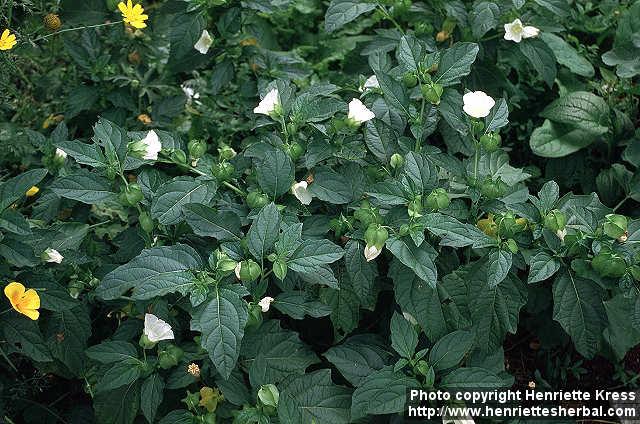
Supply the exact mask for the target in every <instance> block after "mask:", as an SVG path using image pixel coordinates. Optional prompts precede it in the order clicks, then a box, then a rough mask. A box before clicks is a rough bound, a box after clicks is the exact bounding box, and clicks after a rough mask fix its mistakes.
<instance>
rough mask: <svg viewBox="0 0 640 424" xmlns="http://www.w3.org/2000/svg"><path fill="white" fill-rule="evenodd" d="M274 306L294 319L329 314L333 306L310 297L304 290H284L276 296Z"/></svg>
mask: <svg viewBox="0 0 640 424" xmlns="http://www.w3.org/2000/svg"><path fill="white" fill-rule="evenodd" d="M273 306H274V307H275V308H276V309H277V310H279V311H280V312H282V313H283V314H287V315H289V316H290V317H291V318H293V319H304V316H305V315H309V316H311V317H314V318H320V317H324V316H327V315H329V314H330V313H331V307H330V306H328V305H325V304H324V303H322V302H319V301H317V300H314V299H309V298H308V297H307V295H306V294H305V293H304V292H300V291H290V292H283V293H280V294H279V295H278V296H276V298H275V300H274V302H273Z"/></svg>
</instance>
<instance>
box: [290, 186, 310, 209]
mask: <svg viewBox="0 0 640 424" xmlns="http://www.w3.org/2000/svg"><path fill="white" fill-rule="evenodd" d="M307 187H308V184H307V182H306V181H300V182H299V183H295V184H294V185H292V186H291V193H293V195H294V196H296V198H297V199H298V200H299V201H300V203H302V204H303V205H308V204H309V203H311V200H312V196H311V193H309V190H307Z"/></svg>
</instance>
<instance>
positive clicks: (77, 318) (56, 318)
mask: <svg viewBox="0 0 640 424" xmlns="http://www.w3.org/2000/svg"><path fill="white" fill-rule="evenodd" d="M45 335H46V338H47V343H48V345H49V350H50V351H51V355H52V356H53V357H54V358H56V359H58V360H59V361H60V362H62V363H63V364H64V365H66V367H67V368H68V369H69V370H70V371H71V372H72V373H73V374H74V375H76V376H81V375H83V374H84V372H85V369H84V368H85V354H84V352H85V350H86V348H87V341H88V340H89V337H90V336H91V318H90V317H89V311H88V310H87V307H86V306H85V305H84V304H81V305H78V306H76V307H75V308H72V309H69V310H65V311H56V312H52V313H51V314H49V316H48V318H47V320H46V321H45Z"/></svg>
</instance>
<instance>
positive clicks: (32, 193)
mask: <svg viewBox="0 0 640 424" xmlns="http://www.w3.org/2000/svg"><path fill="white" fill-rule="evenodd" d="M39 191H40V189H39V188H38V187H36V186H31V188H30V189H29V190H27V192H26V193H25V194H26V195H27V197H32V196H35V195H36V194H38V192H39Z"/></svg>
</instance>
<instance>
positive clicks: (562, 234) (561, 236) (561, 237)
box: [556, 228, 567, 241]
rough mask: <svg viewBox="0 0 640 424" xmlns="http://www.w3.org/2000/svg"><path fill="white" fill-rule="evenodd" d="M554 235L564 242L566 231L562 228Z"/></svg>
mask: <svg viewBox="0 0 640 424" xmlns="http://www.w3.org/2000/svg"><path fill="white" fill-rule="evenodd" d="M556 235H557V236H558V238H559V239H560V240H562V241H564V237H565V236H566V235H567V229H566V228H563V229H562V230H558V231H556Z"/></svg>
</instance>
